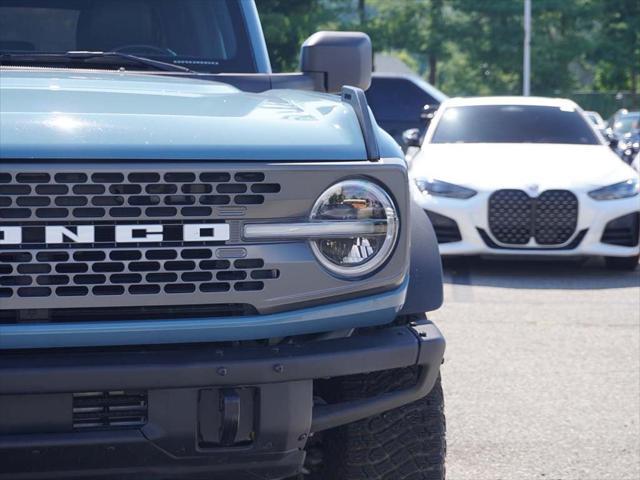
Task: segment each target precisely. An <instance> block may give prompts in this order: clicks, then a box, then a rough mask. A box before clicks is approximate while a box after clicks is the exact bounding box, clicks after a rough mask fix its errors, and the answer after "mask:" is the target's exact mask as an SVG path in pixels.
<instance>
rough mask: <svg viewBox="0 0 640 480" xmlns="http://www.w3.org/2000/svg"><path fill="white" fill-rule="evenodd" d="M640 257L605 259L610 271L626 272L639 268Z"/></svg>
mask: <svg viewBox="0 0 640 480" xmlns="http://www.w3.org/2000/svg"><path fill="white" fill-rule="evenodd" d="M639 260H640V255H634V256H633V257H604V262H605V265H606V266H607V268H608V269H610V270H626V271H633V270H635V269H636V268H638V261H639Z"/></svg>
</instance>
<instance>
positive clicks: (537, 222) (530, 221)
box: [489, 190, 578, 246]
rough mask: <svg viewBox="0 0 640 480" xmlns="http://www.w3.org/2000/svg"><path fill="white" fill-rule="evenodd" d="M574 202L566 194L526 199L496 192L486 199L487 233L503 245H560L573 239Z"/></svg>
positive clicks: (513, 193) (522, 194) (519, 194)
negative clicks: (487, 206)
mask: <svg viewBox="0 0 640 480" xmlns="http://www.w3.org/2000/svg"><path fill="white" fill-rule="evenodd" d="M577 223H578V199H577V198H576V196H575V195H574V194H573V193H571V192H569V191H567V190H547V191H545V192H542V193H541V194H540V195H539V196H538V197H530V196H529V195H527V194H526V193H525V192H524V191H522V190H498V191H496V192H494V193H493V194H492V195H491V197H490V198H489V229H490V231H491V234H492V235H493V237H494V238H495V239H496V240H497V241H498V242H500V243H502V244H505V245H516V246H524V245H527V244H528V243H529V242H530V240H531V239H532V238H533V239H534V240H535V242H536V244H538V245H543V246H554V245H562V244H564V243H566V242H568V241H569V240H571V238H572V237H573V236H574V234H575V232H576V227H577Z"/></svg>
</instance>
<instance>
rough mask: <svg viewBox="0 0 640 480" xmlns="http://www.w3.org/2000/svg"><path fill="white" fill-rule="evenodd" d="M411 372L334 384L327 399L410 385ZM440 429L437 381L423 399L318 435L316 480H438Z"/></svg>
mask: <svg viewBox="0 0 640 480" xmlns="http://www.w3.org/2000/svg"><path fill="white" fill-rule="evenodd" d="M417 378H418V369H417V368H403V369H396V370H389V371H384V372H378V373H370V374H365V375H354V376H350V377H345V378H342V379H338V380H337V382H336V384H335V385H334V388H335V390H333V391H334V393H335V397H334V398H332V399H331V400H332V401H334V400H338V401H344V400H354V399H357V398H363V397H370V396H372V395H377V394H381V393H385V392H390V391H394V390H398V389H402V388H407V387H409V386H411V385H415V383H416V381H417ZM445 433H446V424H445V416H444V399H443V395H442V386H441V384H440V378H439V377H438V380H437V381H436V384H435V385H434V387H433V389H432V390H431V392H430V393H429V394H428V395H427V396H426V397H424V398H422V399H420V400H418V401H416V402H413V403H410V404H408V405H404V406H402V407H400V408H396V409H395V410H391V411H388V412H385V413H382V414H380V415H376V416H374V417H370V418H367V419H364V420H361V421H358V422H354V423H351V424H349V425H345V426H342V427H339V428H336V429H333V430H329V431H327V432H323V433H322V437H321V441H320V443H321V448H322V464H321V466H320V468H319V469H318V470H317V471H316V472H314V474H313V475H312V478H313V479H317V480H320V479H322V480H365V479H366V480H443V479H444V478H445V455H446V438H445Z"/></svg>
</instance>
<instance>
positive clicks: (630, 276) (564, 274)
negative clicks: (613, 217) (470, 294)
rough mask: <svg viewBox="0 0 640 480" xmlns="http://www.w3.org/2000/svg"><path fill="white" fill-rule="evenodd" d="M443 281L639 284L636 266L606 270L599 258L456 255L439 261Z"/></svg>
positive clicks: (576, 286)
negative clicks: (523, 257)
mask: <svg viewBox="0 0 640 480" xmlns="http://www.w3.org/2000/svg"><path fill="white" fill-rule="evenodd" d="M443 270H444V282H445V283H449V284H453V285H474V286H487V287H502V288H527V289H566V290H590V289H605V288H631V287H640V267H639V268H638V269H637V270H636V271H633V272H629V271H615V270H608V269H606V268H605V266H604V262H603V261H602V260H601V259H589V260H581V261H579V260H565V259H558V260H503V259H486V258H480V257H459V258H453V259H444V260H443Z"/></svg>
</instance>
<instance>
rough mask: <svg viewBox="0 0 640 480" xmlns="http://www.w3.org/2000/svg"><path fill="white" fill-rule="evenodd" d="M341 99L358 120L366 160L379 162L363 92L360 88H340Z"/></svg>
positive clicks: (372, 127) (376, 145)
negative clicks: (350, 108)
mask: <svg viewBox="0 0 640 480" xmlns="http://www.w3.org/2000/svg"><path fill="white" fill-rule="evenodd" d="M341 98H342V101H343V102H345V103H348V104H349V105H351V107H353V110H354V112H355V114H356V117H357V118H358V123H359V124H360V129H361V130H362V137H363V139H364V145H365V148H366V150H367V160H369V161H371V162H377V161H378V160H380V148H379V147H378V138H377V137H376V132H375V130H374V124H373V122H372V121H371V114H370V112H369V105H368V104H367V97H366V96H365V94H364V91H363V90H362V89H361V88H357V87H349V86H345V87H342V93H341Z"/></svg>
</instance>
